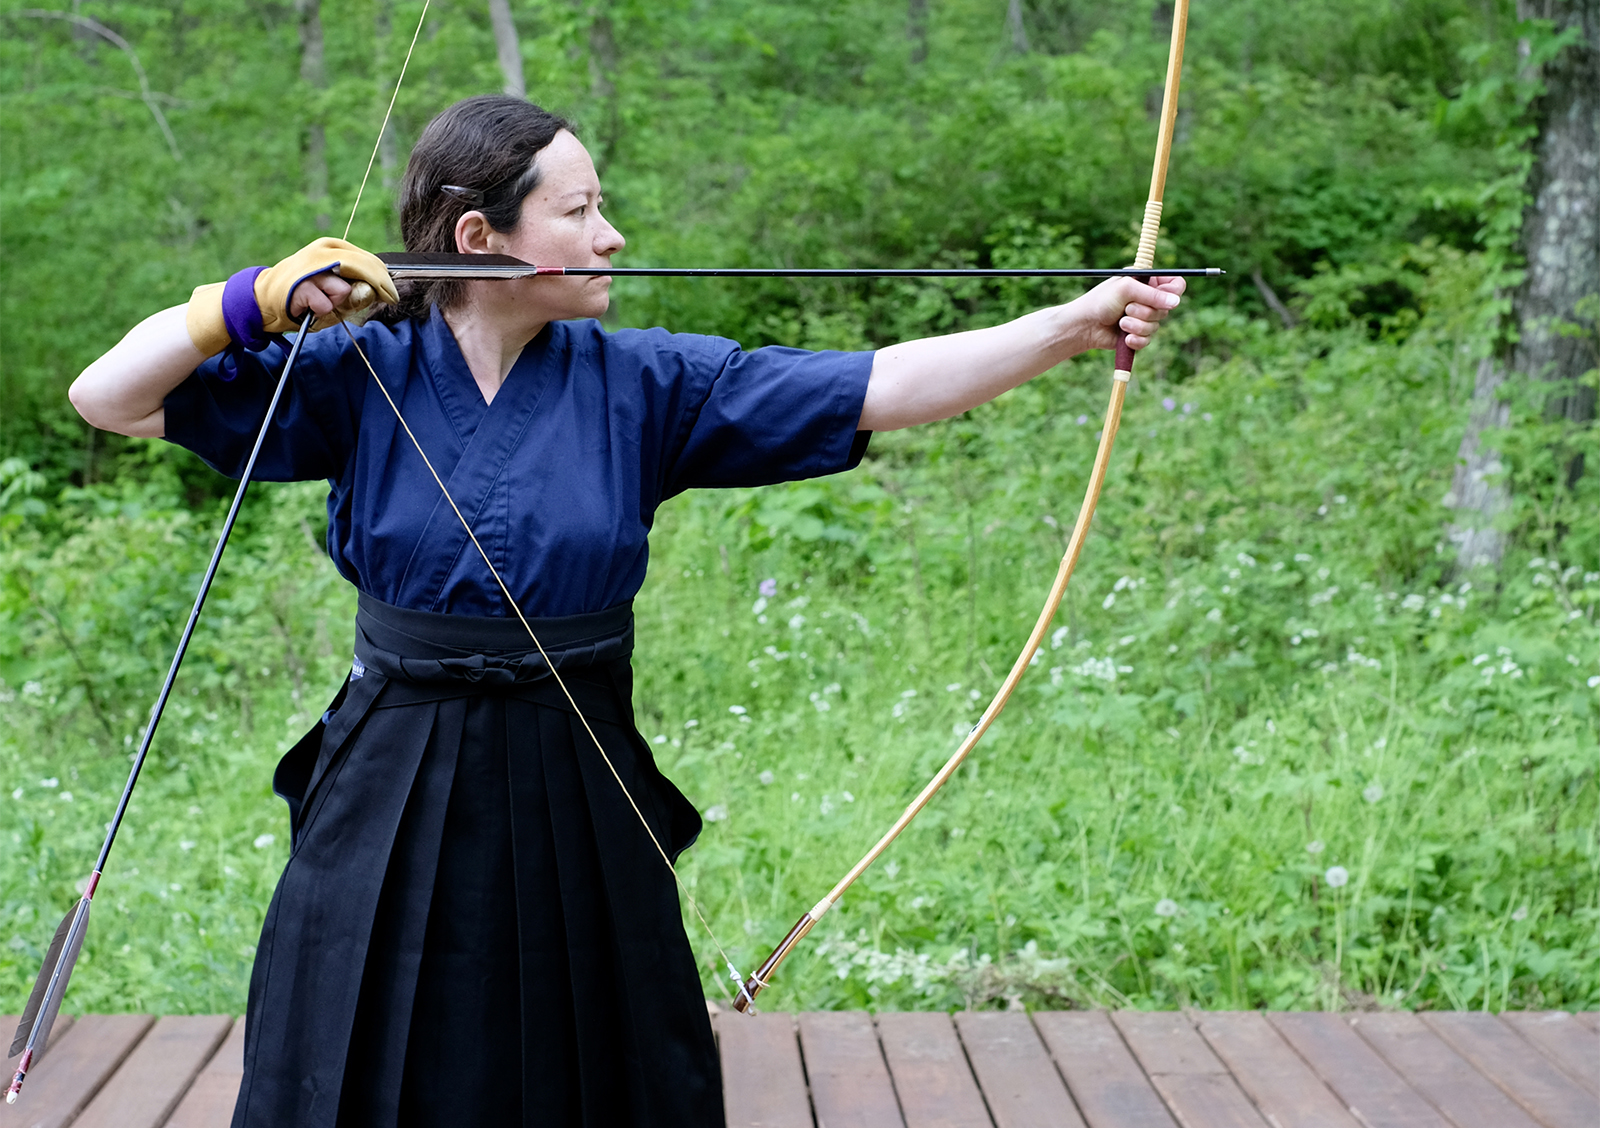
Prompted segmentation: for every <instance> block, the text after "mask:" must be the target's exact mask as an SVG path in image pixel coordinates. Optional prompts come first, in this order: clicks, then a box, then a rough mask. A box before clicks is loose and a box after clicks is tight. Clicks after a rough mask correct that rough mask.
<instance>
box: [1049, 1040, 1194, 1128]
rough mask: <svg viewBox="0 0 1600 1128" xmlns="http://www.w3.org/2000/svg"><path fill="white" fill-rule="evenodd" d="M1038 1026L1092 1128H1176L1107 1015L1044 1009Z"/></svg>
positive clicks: (1164, 1106)
mask: <svg viewBox="0 0 1600 1128" xmlns="http://www.w3.org/2000/svg"><path fill="white" fill-rule="evenodd" d="M1033 1023H1034V1026H1036V1027H1037V1028H1038V1030H1039V1033H1040V1035H1041V1036H1042V1037H1043V1038H1044V1044H1045V1045H1046V1046H1047V1047H1049V1050H1050V1056H1051V1057H1053V1058H1055V1062H1056V1068H1058V1069H1060V1070H1061V1076H1062V1077H1063V1078H1065V1079H1066V1082H1067V1088H1068V1090H1070V1091H1071V1093H1072V1096H1073V1099H1074V1100H1076V1101H1077V1102H1078V1110H1079V1111H1080V1112H1082V1113H1083V1118H1084V1120H1086V1121H1087V1122H1088V1123H1089V1128H1175V1126H1176V1122H1175V1121H1174V1120H1173V1119H1172V1114H1171V1113H1170V1112H1168V1111H1167V1106H1166V1105H1165V1104H1163V1103H1162V1101H1161V1097H1160V1096H1159V1095H1158V1094H1157V1093H1156V1091H1155V1088H1154V1087H1153V1086H1152V1085H1151V1084H1150V1079H1149V1078H1148V1077H1146V1076H1145V1075H1144V1070H1143V1069H1141V1068H1139V1063H1138V1062H1137V1061H1135V1060H1134V1057H1133V1054H1132V1052H1131V1051H1129V1049H1128V1047H1127V1046H1126V1045H1125V1044H1124V1043H1123V1041H1122V1036H1121V1035H1120V1034H1118V1033H1117V1028H1116V1027H1115V1026H1113V1025H1112V1024H1111V1019H1110V1018H1109V1017H1107V1015H1106V1013H1105V1012H1104V1011H1039V1012H1037V1013H1036V1014H1035V1015H1034V1016H1033Z"/></svg>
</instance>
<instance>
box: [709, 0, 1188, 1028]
mask: <svg viewBox="0 0 1600 1128" xmlns="http://www.w3.org/2000/svg"><path fill="white" fill-rule="evenodd" d="M1188 22H1189V0H1177V4H1176V8H1175V10H1174V12H1173V19H1172V46H1171V50H1170V53H1169V54H1168V56H1167V82H1166V91H1165V93H1164V95H1163V97H1162V102H1161V124H1160V129H1159V134H1158V137H1157V141H1156V156H1155V168H1154V171H1153V173H1152V174H1151V177H1150V198H1149V200H1148V201H1147V202H1146V203H1145V206H1144V222H1143V223H1142V225H1141V227H1140V233H1139V251H1138V256H1137V257H1136V259H1135V261H1134V266H1135V268H1137V271H1138V273H1139V274H1140V275H1141V276H1143V277H1148V276H1149V274H1150V273H1154V272H1153V271H1151V270H1150V268H1151V267H1153V266H1154V265H1155V254H1156V237H1157V236H1158V234H1159V233H1160V230H1161V199H1162V195H1163V193H1164V192H1165V189H1166V183H1167V160H1168V158H1169V157H1170V156H1171V154H1172V128H1173V123H1174V121H1175V120H1176V118H1177V115H1178V79H1179V77H1180V75H1181V74H1182V72H1183V39H1184V31H1185V29H1186V28H1187V26H1188ZM1126 337H1127V335H1126V334H1125V333H1123V332H1122V331H1121V330H1120V329H1119V330H1118V331H1117V350H1116V368H1115V371H1114V372H1113V373H1112V376H1111V401H1110V403H1108V404H1107V405H1106V420H1105V426H1104V428H1103V429H1102V431H1101V433H1100V446H1099V448H1098V449H1097V450H1096V451H1095V456H1094V469H1093V470H1092V471H1090V474H1089V485H1088V488H1087V489H1086V490H1085V491H1084V497H1083V504H1082V505H1081V506H1080V507H1079V509H1078V519H1077V521H1075V522H1074V523H1073V526H1072V536H1071V537H1070V538H1069V539H1068V541H1067V550H1066V553H1065V555H1063V556H1062V557H1061V566H1060V567H1059V568H1058V569H1057V570H1056V578H1055V582H1054V583H1052V584H1051V585H1050V594H1049V595H1048V596H1047V597H1046V598H1045V601H1044V606H1043V607H1042V608H1041V609H1040V611H1039V618H1038V620H1037V621H1036V622H1035V623H1034V625H1033V631H1032V633H1030V634H1029V635H1028V641H1027V643H1026V644H1025V645H1024V646H1023V648H1022V653H1020V654H1018V655H1017V660H1016V661H1015V662H1014V663H1012V665H1011V672H1010V673H1008V674H1007V675H1006V678H1005V681H1003V682H1001V683H1000V688H999V689H998V690H997V691H996V692H995V695H994V697H993V699H992V700H990V702H989V707H988V708H987V709H985V710H984V711H983V716H981V717H979V718H978V723H977V724H975V725H973V726H972V731H971V732H969V733H968V734H967V736H966V739H965V740H963V741H962V742H961V746H960V747H959V748H957V749H956V750H955V752H954V753H952V754H951V756H950V759H948V760H947V761H945V765H944V767H942V768H940V769H939V772H938V774H937V775H935V776H934V777H933V778H932V779H931V780H929V781H928V783H927V786H925V787H924V788H923V789H922V790H921V791H920V792H919V793H918V794H917V797H916V798H915V799H913V800H912V801H911V803H910V805H909V806H907V807H906V809H905V810H904V811H902V812H901V814H900V817H899V818H897V819H895V821H894V824H893V825H892V826H890V827H889V829H888V830H887V831H885V832H884V835H883V837H882V838H879V839H878V841H877V842H876V843H874V844H873V847H872V849H870V850H868V851H867V853H866V854H865V855H864V856H863V857H862V859H861V860H860V861H859V862H857V863H856V864H855V865H853V866H851V867H850V870H849V872H847V873H846V874H845V875H844V876H843V877H841V878H840V879H839V881H838V883H837V884H835V885H834V887H833V888H832V889H830V890H829V891H828V895H827V896H825V897H823V898H822V900H820V901H818V902H817V903H816V904H815V905H814V906H812V907H811V908H810V909H809V910H807V912H806V914H805V915H804V916H802V917H801V918H800V919H799V920H798V921H796V922H795V925H794V927H793V928H791V929H790V930H789V934H788V935H787V936H785V937H784V938H783V941H782V942H781V943H780V944H779V945H778V946H777V947H776V948H774V949H773V950H772V954H771V955H770V956H768V957H767V958H766V960H765V962H763V963H762V965H761V966H760V967H759V968H757V969H756V971H755V973H754V974H753V975H751V976H750V978H749V979H748V980H746V981H745V984H744V988H743V990H741V991H740V992H739V997H738V999H737V1000H736V1001H735V1002H734V1007H735V1008H736V1009H738V1010H741V1011H742V1010H745V1009H746V1008H747V1007H748V1006H750V1004H751V1003H752V1002H753V1000H754V999H755V997H756V996H757V995H759V994H760V993H761V990H762V988H764V987H766V986H767V984H768V983H770V982H771V979H772V975H773V973H774V972H775V971H776V970H777V968H778V965H779V964H781V963H782V962H783V961H784V959H785V958H786V957H787V956H788V955H789V953H790V952H792V951H793V950H794V948H795V946H796V945H797V944H799V942H800V941H801V940H803V939H804V938H805V936H806V934H807V933H809V932H810V931H811V930H812V929H813V928H814V927H816V924H817V922H818V921H820V920H821V919H822V918H823V916H824V915H826V914H827V912H828V910H829V909H831V908H833V906H834V905H835V904H837V903H838V901H839V898H840V897H843V896H844V893H845V890H847V889H849V888H850V886H851V885H853V884H855V881H856V879H857V878H858V877H860V876H861V875H862V874H863V873H865V872H866V870H867V867H868V866H870V865H872V863H873V862H875V861H876V860H877V859H878V857H879V856H880V855H881V854H882V853H883V852H884V851H885V850H887V849H888V848H889V844H890V843H892V842H893V841H894V840H895V839H896V838H898V837H899V835H900V832H901V831H903V830H905V828H906V827H907V826H909V825H911V820H912V819H914V818H916V817H917V815H918V814H919V813H920V812H921V811H922V809H923V808H924V807H926V806H927V805H928V803H929V801H930V800H932V798H933V797H934V795H935V793H937V792H938V790H939V789H940V788H941V787H943V786H944V785H945V783H946V782H947V781H948V780H949V779H950V777H951V776H953V775H955V773H956V771H957V769H959V768H960V767H961V765H962V763H963V762H965V760H966V758H967V757H968V755H970V754H971V752H972V750H973V749H974V748H975V747H977V745H978V741H980V740H981V739H983V734H984V733H986V732H988V731H989V728H990V726H992V725H993V724H994V722H995V720H996V719H997V718H998V717H999V716H1000V713H1001V710H1003V709H1004V708H1005V707H1006V702H1008V701H1010V700H1011V695H1012V694H1013V693H1015V692H1016V689H1017V686H1018V684H1020V683H1021V681H1022V676H1023V674H1024V673H1026V672H1027V669H1028V666H1029V665H1030V664H1032V662H1033V658H1034V655H1035V654H1037V653H1038V651H1039V647H1040V645H1041V644H1042V643H1043V642H1044V636H1045V633H1046V632H1047V631H1049V629H1050V623H1051V621H1052V620H1054V618H1055V615H1056V611H1057V610H1059V609H1060V607H1061V600H1062V597H1063V596H1065V595H1066V591H1067V582H1068V581H1069V580H1071V579H1072V570H1073V568H1074V567H1076V565H1077V563H1078V554H1079V553H1080V552H1082V551H1083V542H1084V540H1085V539H1086V538H1087V537H1088V535H1089V524H1090V522H1091V521H1092V520H1093V518H1094V510H1095V505H1096V504H1097V503H1098V502H1099V500H1100V490H1101V487H1103V486H1104V485H1105V480H1106V468H1107V466H1108V465H1109V463H1110V461H1111V446H1112V443H1113V442H1115V441H1116V437H1117V426H1118V424H1119V423H1120V422H1121V420H1122V403H1123V400H1124V398H1125V397H1126V396H1127V393H1128V381H1129V380H1131V379H1132V378H1133V350H1132V349H1131V348H1129V347H1128V344H1127V340H1126Z"/></svg>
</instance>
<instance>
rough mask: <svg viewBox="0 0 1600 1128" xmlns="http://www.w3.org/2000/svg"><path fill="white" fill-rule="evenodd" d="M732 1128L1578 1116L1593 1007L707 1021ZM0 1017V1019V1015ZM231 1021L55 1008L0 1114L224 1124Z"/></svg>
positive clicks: (13, 1123) (1240, 1126)
mask: <svg viewBox="0 0 1600 1128" xmlns="http://www.w3.org/2000/svg"><path fill="white" fill-rule="evenodd" d="M714 1022H715V1024H716V1027H717V1034H718V1040H719V1042H720V1044H721V1048H722V1068H723V1073H724V1077H725V1080H726V1089H727V1108H728V1123H729V1125H730V1126H731V1128H936V1126H937V1128H1451V1126H1454V1128H1538V1126H1540V1125H1542V1126H1544V1128H1597V1126H1600V1020H1597V1016H1596V1015H1595V1014H1594V1013H1584V1014H1578V1015H1572V1014H1568V1013H1566V1012H1565V1011H1544V1012H1524V1013H1518V1014H1505V1015H1500V1016H1498V1017H1497V1016H1494V1015H1488V1014H1477V1013H1465V1012H1462V1013H1431V1014H1422V1015H1414V1014H1359V1015H1347V1014H1323V1013H1310V1012H1296V1013H1272V1014H1264V1013H1256V1012H1242V1013H1241V1012H1234V1013H1223V1012H1210V1013H1197V1012H1188V1013H1175V1012H1170V1011H1168V1012H1159V1013H1146V1012H1136V1011H1119V1012H1115V1013H1106V1012H1103V1011H1048V1012H1045V1011H1041V1012H1038V1013H1036V1014H1033V1015H1031V1016H1030V1015H1026V1014H1017V1013H1000V1012H994V1011H982V1012H977V1011H973V1012H966V1013H962V1014H957V1015H954V1016H951V1015H945V1014H928V1013H910V1014H879V1015H875V1016H874V1015H870V1014H865V1013H861V1012H857V1011H839V1012H828V1013H817V1014H802V1015H798V1016H796V1015H789V1014H763V1015H760V1016H758V1017H755V1018H746V1017H743V1016H740V1015H734V1014H730V1013H723V1014H718V1015H715V1016H714ZM15 1026H16V1019H15V1018H9V1019H6V1018H0V1030H5V1031H7V1032H9V1031H11V1030H14V1029H15ZM242 1044H243V1025H242V1023H239V1022H235V1021H234V1020H233V1019H231V1018H229V1017H227V1016H225V1015H189V1016H171V1017H167V1018H153V1017H151V1016H150V1015H132V1014H124V1015H89V1016H86V1017H83V1018H79V1019H77V1020H76V1021H73V1020H71V1019H69V1018H65V1017H64V1018H62V1019H61V1020H60V1021H59V1022H58V1023H57V1024H56V1033H55V1037H54V1038H53V1039H52V1045H51V1047H50V1051H49V1052H48V1053H46V1054H45V1055H44V1058H43V1060H42V1061H41V1062H40V1063H39V1065H38V1066H37V1067H35V1069H34V1070H33V1073H32V1074H31V1075H30V1076H29V1078H28V1083H27V1086H26V1087H25V1088H24V1089H23V1093H22V1100H21V1101H20V1102H19V1103H18V1104H16V1105H15V1106H12V1107H7V1106H4V1105H0V1126H3V1128H67V1126H68V1125H71V1126H72V1128H162V1126H165V1128H225V1126H226V1125H227V1123H228V1120H229V1117H230V1115H231V1113H232V1111H233V1100H234V1095H235V1094H236V1093H237V1092H238V1088H239V1077H240V1068H241V1067H240V1060H241V1058H240V1054H241V1049H242Z"/></svg>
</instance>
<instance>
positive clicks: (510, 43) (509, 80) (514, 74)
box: [489, 0, 528, 98]
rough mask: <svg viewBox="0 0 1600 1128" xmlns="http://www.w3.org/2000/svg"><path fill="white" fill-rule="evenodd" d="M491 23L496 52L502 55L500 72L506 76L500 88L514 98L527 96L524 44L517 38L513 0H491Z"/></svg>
mask: <svg viewBox="0 0 1600 1128" xmlns="http://www.w3.org/2000/svg"><path fill="white" fill-rule="evenodd" d="M489 23H490V24H491V25H492V26H493V27H494V49H495V54H496V55H498V56H499V57H500V73H501V75H502V76H504V78H505V84H504V85H503V86H501V88H500V89H501V90H502V91H504V92H505V93H507V94H510V95H511V96H512V97H513V98H526V97H527V96H528V84H527V82H526V80H525V79H524V78H523V76H522V44H521V43H520V42H518V40H517V25H516V23H515V22H514V21H513V20H512V19H511V0H489Z"/></svg>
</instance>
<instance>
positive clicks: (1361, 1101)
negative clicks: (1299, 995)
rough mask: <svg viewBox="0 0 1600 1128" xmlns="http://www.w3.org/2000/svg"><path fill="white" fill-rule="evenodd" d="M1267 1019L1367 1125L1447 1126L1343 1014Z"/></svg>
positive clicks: (1381, 1127) (1300, 1013)
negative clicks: (1353, 1028)
mask: <svg viewBox="0 0 1600 1128" xmlns="http://www.w3.org/2000/svg"><path fill="white" fill-rule="evenodd" d="M1267 1020H1268V1021H1269V1022H1271V1023H1272V1025H1273V1026H1274V1027H1275V1028H1276V1029H1277V1031H1278V1033H1279V1034H1281V1035H1283V1037H1284V1040H1285V1041H1287V1042H1288V1043H1289V1044H1290V1045H1291V1046H1293V1047H1294V1048H1295V1049H1296V1050H1297V1051H1298V1052H1299V1054H1300V1056H1301V1057H1303V1058H1305V1060H1306V1061H1307V1062H1308V1063H1309V1064H1310V1066H1311V1068H1312V1069H1314V1070H1316V1072H1317V1075H1318V1076H1319V1077H1321V1078H1322V1080H1323V1081H1325V1082H1326V1083H1327V1085H1328V1087H1329V1088H1330V1089H1332V1090H1333V1091H1334V1094H1335V1095H1336V1096H1338V1098H1339V1099H1340V1100H1342V1101H1343V1102H1344V1103H1345V1107H1347V1108H1348V1109H1349V1110H1350V1111H1351V1112H1353V1113H1354V1114H1355V1115H1356V1117H1357V1119H1359V1120H1360V1121H1361V1122H1362V1123H1363V1124H1365V1125H1367V1128H1449V1125H1447V1124H1446V1123H1445V1119H1444V1117H1442V1116H1440V1115H1439V1113H1438V1111H1437V1110H1435V1109H1434V1107H1433V1106H1432V1105H1430V1104H1429V1103H1428V1102H1427V1101H1425V1100H1424V1099H1423V1098H1422V1097H1420V1096H1418V1095H1417V1092H1416V1090H1415V1089H1413V1088H1412V1087H1411V1086H1410V1085H1409V1084H1407V1083H1406V1081H1405V1079H1404V1078H1403V1077H1401V1076H1400V1075H1399V1074H1398V1073H1396V1072H1395V1071H1394V1069H1393V1068H1392V1067H1391V1066H1390V1065H1389V1063H1388V1062H1386V1061H1384V1060H1383V1058H1382V1057H1381V1056H1380V1055H1379V1054H1378V1053H1377V1051H1375V1050H1374V1049H1373V1048H1372V1047H1371V1046H1369V1045H1367V1044H1366V1043H1365V1042H1363V1041H1362V1040H1361V1035H1359V1034H1357V1033H1356V1032H1355V1031H1354V1030H1352V1029H1351V1028H1350V1023H1349V1022H1348V1021H1347V1020H1346V1019H1345V1018H1344V1017H1343V1016H1341V1015H1337V1014H1332V1013H1330V1012H1328V1011H1295V1012H1287V1013H1279V1014H1272V1015H1268V1016H1267Z"/></svg>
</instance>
